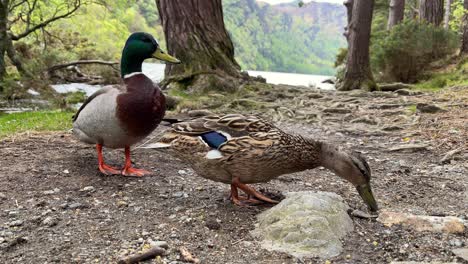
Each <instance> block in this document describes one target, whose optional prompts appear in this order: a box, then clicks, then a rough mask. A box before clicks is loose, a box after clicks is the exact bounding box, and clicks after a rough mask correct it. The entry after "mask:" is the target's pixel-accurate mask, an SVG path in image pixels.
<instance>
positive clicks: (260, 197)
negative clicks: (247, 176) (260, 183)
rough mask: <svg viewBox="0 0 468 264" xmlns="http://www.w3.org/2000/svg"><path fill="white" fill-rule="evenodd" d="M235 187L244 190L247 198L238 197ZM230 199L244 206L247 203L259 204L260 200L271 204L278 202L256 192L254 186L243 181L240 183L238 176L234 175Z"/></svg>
mask: <svg viewBox="0 0 468 264" xmlns="http://www.w3.org/2000/svg"><path fill="white" fill-rule="evenodd" d="M237 188H239V189H241V190H242V191H244V192H245V193H246V194H247V195H248V196H247V198H245V197H239V193H238V191H237ZM251 196H253V198H250V197H251ZM231 199H232V202H233V203H234V204H236V205H238V206H245V205H246V204H249V205H252V204H259V203H262V202H266V203H271V204H277V203H278V201H276V200H273V199H270V198H268V197H266V196H265V195H263V194H261V193H259V192H257V191H256V190H255V189H254V188H252V187H250V186H247V185H246V184H244V183H241V182H240V180H239V178H238V177H235V178H234V179H233V180H232V183H231Z"/></svg>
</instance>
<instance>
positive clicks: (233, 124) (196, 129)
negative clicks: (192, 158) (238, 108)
mask: <svg viewBox="0 0 468 264" xmlns="http://www.w3.org/2000/svg"><path fill="white" fill-rule="evenodd" d="M173 129H174V131H175V132H176V133H181V134H185V135H200V134H203V133H207V132H210V131H223V132H226V133H227V134H229V135H231V136H232V137H242V136H247V135H251V134H255V133H259V132H264V133H265V132H269V131H272V130H274V131H276V130H279V129H278V128H276V127H275V126H273V125H272V124H270V123H268V122H266V121H265V120H263V119H260V118H259V117H256V116H244V115H240V114H230V115H224V116H206V117H202V118H197V119H194V120H191V121H187V122H182V123H178V124H175V125H173Z"/></svg>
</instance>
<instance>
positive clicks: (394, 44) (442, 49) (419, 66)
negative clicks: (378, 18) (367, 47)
mask: <svg viewBox="0 0 468 264" xmlns="http://www.w3.org/2000/svg"><path fill="white" fill-rule="evenodd" d="M457 47H458V38H457V34H456V33H454V32H452V31H448V30H445V29H443V28H438V27H435V26H433V25H431V24H427V23H420V22H418V21H413V20H406V21H404V22H403V23H401V24H399V25H397V26H395V27H393V28H392V30H391V31H390V32H388V34H386V35H384V36H381V37H379V38H375V39H374V42H373V43H372V47H371V50H372V58H371V60H372V61H371V64H372V66H373V67H372V68H373V69H374V70H375V71H376V72H377V73H378V74H377V76H379V75H380V79H383V80H385V81H400V82H415V81H416V80H417V78H418V75H419V74H420V73H421V72H422V70H423V69H424V66H426V65H427V64H428V63H430V62H432V61H435V60H437V59H440V58H443V57H445V56H447V55H449V54H453V53H454V52H455V51H456V49H457Z"/></svg>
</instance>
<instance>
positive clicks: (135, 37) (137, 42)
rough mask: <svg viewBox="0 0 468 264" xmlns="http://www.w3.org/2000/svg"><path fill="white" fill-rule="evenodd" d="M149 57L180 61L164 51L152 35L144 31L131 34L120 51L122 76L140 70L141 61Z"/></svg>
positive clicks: (172, 61)
mask: <svg viewBox="0 0 468 264" xmlns="http://www.w3.org/2000/svg"><path fill="white" fill-rule="evenodd" d="M150 58H155V59H158V60H162V61H165V62H169V63H180V61H179V60H178V59H177V58H175V57H173V56H171V55H169V54H167V53H165V52H164V51H163V50H162V49H161V47H160V46H159V44H158V42H157V41H156V39H154V37H153V36H152V35H150V34H148V33H145V32H135V33H133V34H131V35H130V37H128V39H127V42H126V43H125V47H124V48H123V51H122V59H121V62H120V67H121V69H120V71H121V75H122V77H124V76H125V75H127V74H130V73H133V72H141V65H142V64H143V61H144V60H146V59H150Z"/></svg>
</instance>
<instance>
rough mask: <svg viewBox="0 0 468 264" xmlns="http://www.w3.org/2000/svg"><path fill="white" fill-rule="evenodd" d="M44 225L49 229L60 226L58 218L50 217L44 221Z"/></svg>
mask: <svg viewBox="0 0 468 264" xmlns="http://www.w3.org/2000/svg"><path fill="white" fill-rule="evenodd" d="M42 224H43V225H45V226H48V227H52V226H55V225H57V224H58V220H57V218H54V217H51V216H48V217H46V218H45V219H44V220H43V221H42Z"/></svg>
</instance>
